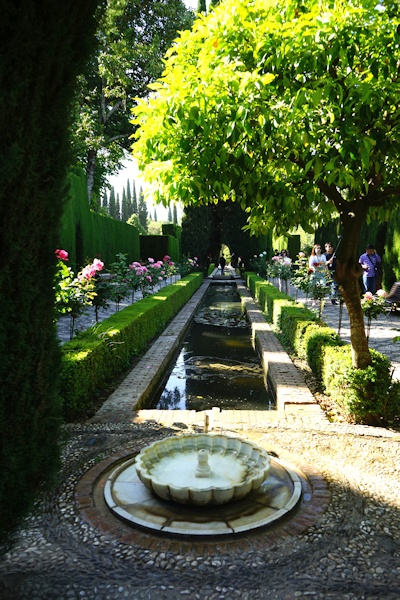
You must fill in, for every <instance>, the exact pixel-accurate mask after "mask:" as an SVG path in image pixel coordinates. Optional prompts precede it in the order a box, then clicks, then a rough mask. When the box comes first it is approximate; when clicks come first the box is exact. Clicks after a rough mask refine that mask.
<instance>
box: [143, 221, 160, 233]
mask: <svg viewBox="0 0 400 600" xmlns="http://www.w3.org/2000/svg"><path fill="white" fill-rule="evenodd" d="M147 233H148V234H149V235H162V222H161V221H150V223H149V224H148V227H147Z"/></svg>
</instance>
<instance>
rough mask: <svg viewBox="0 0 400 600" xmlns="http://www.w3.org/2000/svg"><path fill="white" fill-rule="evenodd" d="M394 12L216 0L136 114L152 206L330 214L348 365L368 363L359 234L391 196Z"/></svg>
mask: <svg viewBox="0 0 400 600" xmlns="http://www.w3.org/2000/svg"><path fill="white" fill-rule="evenodd" d="M397 14H398V11H397V3H396V2H382V3H380V4H377V3H376V2H372V1H371V0H363V1H360V0H352V1H349V2H340V1H334V0H332V1H329V0H320V1H319V0H305V1H304V2H302V3H301V4H299V3H298V2H296V1H294V0H289V1H286V0H285V1H283V0H278V2H276V1H274V0H251V1H247V0H226V2H224V3H223V5H221V6H217V7H216V8H215V9H214V10H213V11H211V13H210V14H209V15H208V16H200V17H199V19H197V20H196V22H195V23H194V26H193V30H192V32H188V31H186V32H183V33H182V34H181V37H180V39H179V41H178V43H177V44H176V45H175V46H174V47H173V48H171V49H170V50H169V51H168V53H167V62H166V67H165V71H164V74H163V77H162V78H161V79H160V80H159V81H158V82H156V83H155V84H153V85H152V86H151V88H152V90H153V94H152V96H151V97H150V98H149V99H148V100H146V101H139V104H138V106H137V107H136V109H135V110H134V120H133V123H134V124H135V126H139V129H138V131H137V132H136V134H135V139H136V142H135V143H134V145H133V153H134V156H135V158H136V159H137V160H138V162H139V166H140V167H141V168H142V169H143V171H144V177H145V178H146V179H147V180H148V181H151V182H153V183H154V184H155V185H154V189H155V195H156V196H157V194H159V197H160V199H165V201H166V202H171V201H177V200H180V201H183V202H184V203H185V204H187V205H191V204H202V203H210V202H218V201H221V200H222V201H223V200H227V199H232V200H234V201H237V202H239V203H240V204H241V206H242V207H243V208H244V209H246V210H247V211H248V214H249V227H250V228H251V230H252V231H254V232H256V231H257V232H264V231H266V230H268V229H269V228H275V229H276V231H277V232H278V233H286V232H287V231H289V230H290V229H291V228H293V227H295V226H297V225H301V226H302V227H303V228H304V229H306V230H308V231H311V230H312V228H313V227H315V226H316V225H318V224H321V223H323V222H324V221H325V222H326V221H328V220H330V219H332V217H333V216H338V215H339V218H340V222H341V226H342V229H343V241H342V244H341V247H340V255H339V258H340V260H339V261H338V269H337V274H338V279H339V282H340V283H341V285H342V288H343V294H344V297H345V299H346V304H347V307H348V310H349V315H350V321H351V323H352V324H353V328H352V343H353V348H355V347H356V346H357V345H358V354H359V357H360V356H361V359H360V360H355V364H357V365H358V366H365V365H366V364H368V362H369V360H370V357H369V352H368V347H367V344H366V343H365V335H364V334H363V333H362V332H361V329H363V321H362V312H361V308H360V306H359V304H360V302H359V291H358V290H357V288H356V285H355V284H356V283H357V277H358V275H359V267H358V263H357V260H356V256H355V251H356V250H355V249H356V244H357V240H358V235H359V231H360V228H361V226H362V224H363V222H364V221H365V219H366V218H379V219H381V220H384V219H387V218H389V216H390V211H391V208H392V207H393V206H394V205H395V204H396V203H398V197H399V193H400V170H399V168H398V160H399V150H400V135H399V134H400V129H399V128H400V108H399V104H398V98H399V97H400V62H399V61H400V52H399V42H400V36H399V31H400V30H399V26H398V22H397V18H395V17H397ZM356 325H357V326H356ZM355 332H357V333H355ZM353 333H354V334H355V335H356V337H357V338H358V344H357V343H356V344H354V342H355V341H356V340H355V338H354V339H353ZM363 336H364V341H363V342H362V340H361V338H363Z"/></svg>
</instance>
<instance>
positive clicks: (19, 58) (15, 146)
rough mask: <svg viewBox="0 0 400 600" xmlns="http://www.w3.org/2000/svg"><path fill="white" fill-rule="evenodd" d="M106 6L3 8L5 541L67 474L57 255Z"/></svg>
mask: <svg viewBox="0 0 400 600" xmlns="http://www.w3.org/2000/svg"><path fill="white" fill-rule="evenodd" d="M98 5H100V2H99V1H98V0H86V2H76V0H63V2H55V1H54V0H19V2H3V3H2V10H1V19H0V56H1V68H0V104H1V106H2V107H3V110H2V111H1V112H0V139H1V161H0V181H1V186H0V219H1V224H2V233H1V238H2V239H1V244H0V265H1V269H0V314H1V323H0V380H1V386H0V464H1V477H0V537H1V536H3V535H5V532H6V531H8V530H10V529H11V528H12V527H13V526H14V525H15V524H16V523H17V522H18V520H19V518H20V517H21V515H22V514H24V512H26V511H27V510H28V508H29V507H30V506H31V504H32V502H33V500H34V498H35V495H36V494H37V492H38V490H40V489H42V487H43V485H44V483H46V482H49V480H50V479H51V475H52V474H54V473H55V472H56V469H57V467H58V465H59V448H58V444H59V439H58V438H59V431H60V425H61V417H60V415H61V402H60V398H59V395H58V373H59V371H60V365H61V357H60V350H59V344H58V341H57V339H56V331H55V326H54V312H53V310H54V291H53V278H54V273H55V268H56V257H55V255H54V250H55V249H56V248H57V246H58V245H59V226H60V220H61V215H62V211H63V203H64V201H65V198H66V192H65V180H66V176H67V169H68V166H69V165H70V163H71V157H70V155H69V148H70V143H69V142H70V140H69V131H70V128H71V126H72V100H73V95H74V86H75V82H76V77H77V75H78V74H79V73H81V72H83V70H84V67H85V65H86V64H88V62H89V60H88V59H89V56H90V52H91V49H92V47H93V44H94V31H95V29H96V25H97V23H96V20H95V18H94V15H95V12H96V8H97V6H98Z"/></svg>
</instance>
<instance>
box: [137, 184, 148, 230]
mask: <svg viewBox="0 0 400 600" xmlns="http://www.w3.org/2000/svg"><path fill="white" fill-rule="evenodd" d="M138 211H139V222H140V224H141V226H142V227H144V228H145V229H146V231H147V206H146V202H145V200H144V194H143V190H142V188H140V192H139V206H138Z"/></svg>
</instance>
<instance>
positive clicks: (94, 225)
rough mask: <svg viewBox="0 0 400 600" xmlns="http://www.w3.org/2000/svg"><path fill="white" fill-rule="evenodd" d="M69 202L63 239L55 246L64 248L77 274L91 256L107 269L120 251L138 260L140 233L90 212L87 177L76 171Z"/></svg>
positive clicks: (71, 175) (70, 182) (71, 184)
mask: <svg viewBox="0 0 400 600" xmlns="http://www.w3.org/2000/svg"><path fill="white" fill-rule="evenodd" d="M68 182H69V190H70V191H69V199H68V202H67V203H66V205H65V207H64V213H63V217H62V224H61V233H60V238H59V239H58V240H57V243H56V245H55V246H56V247H57V246H58V247H62V248H65V250H67V251H68V255H69V260H70V262H69V264H70V265H71V267H72V268H73V270H74V271H75V272H77V271H78V270H79V269H80V268H81V267H82V266H83V265H84V264H85V263H86V261H87V258H88V257H93V256H97V257H100V258H101V260H102V261H103V262H104V264H105V265H106V266H107V265H109V264H110V263H111V262H112V261H113V260H114V257H115V255H116V254H117V253H118V252H122V253H123V254H127V255H128V259H129V260H130V261H132V260H139V257H140V251H139V244H140V241H139V233H138V231H137V230H136V229H135V228H134V227H131V226H130V225H128V224H126V223H122V222H121V221H117V220H116V219H111V218H110V217H107V216H105V215H102V214H99V213H96V212H94V211H92V210H90V208H89V205H88V200H87V190H86V177H85V175H84V174H83V173H82V171H81V170H79V169H76V170H75V171H74V172H72V173H70V174H69V176H68Z"/></svg>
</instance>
